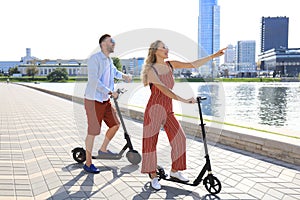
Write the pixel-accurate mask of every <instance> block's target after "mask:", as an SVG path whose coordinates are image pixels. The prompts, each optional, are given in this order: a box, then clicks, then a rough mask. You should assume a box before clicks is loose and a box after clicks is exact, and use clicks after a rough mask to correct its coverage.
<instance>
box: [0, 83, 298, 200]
mask: <svg viewBox="0 0 300 200" xmlns="http://www.w3.org/2000/svg"><path fill="white" fill-rule="evenodd" d="M125 123H126V127H127V129H128V132H129V134H130V135H131V139H132V143H133V146H134V147H135V149H136V150H137V151H138V152H140V153H141V141H142V124H141V123H140V122H137V121H133V120H131V119H125ZM105 130H106V127H105V126H104V127H103V132H104V131H105ZM85 134H86V118H85V113H84V108H83V105H80V104H76V103H73V102H72V101H68V100H65V99H62V98H59V97H56V96H53V95H49V94H46V93H43V92H40V91H36V90H33V89H30V88H27V87H24V86H20V85H16V84H6V83H0V199H5V200H6V199H37V200H40V199H49V200H51V199H53V200H54V199H59V200H60V199H113V200H114V199H117V200H120V199H124V200H125V199H126V200H128V199H222V200H224V199H265V200H270V199H280V200H281V199H284V200H293V199H300V166H296V165H291V164H286V163H284V162H280V161H276V160H274V159H270V158H267V157H263V156H259V155H256V154H251V153H247V152H244V151H241V150H237V149H233V148H229V147H226V146H223V145H209V154H210V158H211V164H212V169H213V173H214V175H215V176H216V177H217V178H218V179H219V180H220V181H221V183H222V190H221V192H220V193H219V194H217V195H211V194H209V193H208V192H207V191H206V189H205V187H204V186H203V185H202V184H200V185H199V186H197V187H193V186H188V185H183V184H179V183H174V182H167V181H165V180H161V184H162V189H161V190H160V191H154V190H152V189H151V188H150V187H149V186H150V184H149V178H148V176H147V175H145V174H141V173H140V164H139V165H131V164H130V163H129V162H128V160H127V159H126V157H124V158H122V159H120V160H94V164H95V165H96V166H97V167H99V168H100V169H101V172H100V174H96V175H93V174H88V173H85V172H84V171H83V170H82V164H78V163H76V162H75V161H74V160H73V158H72V153H71V150H72V149H73V148H75V147H82V146H83V145H84V138H85ZM103 135H104V134H101V135H100V136H99V137H97V140H96V143H95V147H94V152H95V153H96V151H97V148H98V147H99V146H100V144H101V141H102V138H103ZM124 144H125V140H124V138H123V130H122V128H120V131H119V132H118V134H117V135H116V137H115V138H114V139H113V141H112V142H111V144H110V146H109V149H110V150H112V151H115V152H118V151H119V150H120V149H121V148H122V147H123V145H124ZM187 151H188V152H187V165H188V170H186V174H187V175H188V176H189V177H190V180H191V182H192V181H193V180H194V179H195V177H196V176H197V175H198V174H199V171H200V170H201V169H202V167H203V165H204V158H203V156H204V155H203V151H204V149H203V144H202V143H201V142H200V141H199V140H198V139H197V138H188V141H187ZM169 155H170V148H169V145H168V141H167V137H166V135H165V133H164V132H163V131H162V132H161V134H160V136H159V143H158V157H159V158H158V159H159V164H160V165H162V166H164V167H165V170H166V172H167V173H168V172H169V166H170V156H169Z"/></svg>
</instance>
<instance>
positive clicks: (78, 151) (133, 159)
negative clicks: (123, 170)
mask: <svg viewBox="0 0 300 200" xmlns="http://www.w3.org/2000/svg"><path fill="white" fill-rule="evenodd" d="M116 92H117V93H118V94H119V95H120V94H122V93H124V92H125V91H124V89H117V91H116ZM118 98H119V96H118V97H117V98H113V99H114V103H115V107H116V110H117V112H118V115H119V119H120V121H121V124H122V127H123V131H124V138H125V140H126V144H125V145H124V147H123V149H122V150H121V151H120V152H119V153H118V154H117V155H112V156H110V155H109V156H108V155H105V156H103V157H101V156H92V158H93V159H107V160H120V159H121V158H122V157H123V154H124V152H125V151H126V149H127V148H128V149H129V151H128V152H127V153H126V157H127V159H128V161H129V162H130V163H132V164H134V165H137V164H139V163H140V162H141V160H142V157H141V155H140V154H139V153H138V152H137V151H136V150H134V149H133V146H132V143H131V140H130V136H129V134H128V132H127V129H126V126H125V123H124V120H123V117H122V114H121V111H120V107H119V104H118V101H117V99H118ZM72 153H73V159H74V160H75V161H76V162H78V163H83V162H84V161H85V159H86V154H85V150H84V149H83V148H82V147H76V148H75V149H73V150H72Z"/></svg>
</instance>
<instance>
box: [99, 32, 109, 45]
mask: <svg viewBox="0 0 300 200" xmlns="http://www.w3.org/2000/svg"><path fill="white" fill-rule="evenodd" d="M108 37H111V36H110V35H109V34H104V35H102V36H101V37H100V39H99V45H101V43H102V42H103V40H105V39H106V38H108Z"/></svg>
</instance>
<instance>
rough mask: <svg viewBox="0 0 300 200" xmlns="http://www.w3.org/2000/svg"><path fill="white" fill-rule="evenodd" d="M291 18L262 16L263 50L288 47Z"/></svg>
mask: <svg viewBox="0 0 300 200" xmlns="http://www.w3.org/2000/svg"><path fill="white" fill-rule="evenodd" d="M288 39H289V18H288V17H262V20H261V49H260V51H261V52H264V51H268V50H270V49H273V48H275V49H279V48H286V49H288V48H289V47H288Z"/></svg>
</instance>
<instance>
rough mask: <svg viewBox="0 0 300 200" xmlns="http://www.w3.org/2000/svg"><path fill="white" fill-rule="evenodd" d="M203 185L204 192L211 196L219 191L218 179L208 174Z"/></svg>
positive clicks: (219, 183)
mask: <svg viewBox="0 0 300 200" xmlns="http://www.w3.org/2000/svg"><path fill="white" fill-rule="evenodd" d="M203 184H204V186H205V188H206V190H207V191H208V192H209V193H211V194H218V193H219V192H220V191H221V188H222V186H221V182H220V181H219V179H218V178H216V177H215V176H213V175H212V174H209V175H208V176H207V177H205V178H204V180H203Z"/></svg>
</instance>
